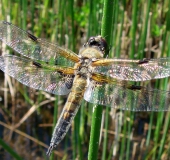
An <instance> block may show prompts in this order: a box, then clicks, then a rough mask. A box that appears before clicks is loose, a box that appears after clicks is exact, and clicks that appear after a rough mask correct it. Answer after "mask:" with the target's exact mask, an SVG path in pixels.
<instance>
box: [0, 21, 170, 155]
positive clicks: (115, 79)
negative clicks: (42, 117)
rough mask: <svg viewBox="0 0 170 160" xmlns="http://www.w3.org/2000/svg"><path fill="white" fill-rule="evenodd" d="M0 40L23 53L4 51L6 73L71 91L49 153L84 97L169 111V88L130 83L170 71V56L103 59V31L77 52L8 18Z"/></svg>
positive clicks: (52, 89)
mask: <svg viewBox="0 0 170 160" xmlns="http://www.w3.org/2000/svg"><path fill="white" fill-rule="evenodd" d="M0 40H1V41H3V42H4V43H6V44H7V45H8V46H10V47H11V48H12V49H14V50H15V51H17V52H18V53H19V54H21V55H23V56H24V57H18V56H14V55H4V56H0V69H1V70H2V71H3V72H5V73H6V74H8V75H10V76H11V77H13V78H15V79H17V80H18V81H19V82H21V83H22V84H24V85H27V86H29V87H32V88H35V89H39V90H43V91H46V92H49V93H53V94H56V95H67V94H68V98H67V102H66V103H65V106H64V108H63V111H62V113H61V115H60V118H59V120H58V123H57V124H56V126H55V129H54V131H53V135H52V139H51V143H50V147H49V149H48V151H47V155H50V154H51V152H52V150H53V149H54V148H55V147H56V146H57V145H58V144H59V143H60V141H61V140H62V139H63V138H64V136H65V135H66V133H67V131H68V129H69V127H70V125H71V122H72V120H73V118H74V117H75V115H76V113H77V111H78V109H79V107H80V103H81V100H82V99H83V98H84V99H85V100H86V101H87V102H90V103H94V104H100V105H106V106H112V107H114V108H121V109H124V110H131V111H168V110H170V92H168V91H161V90H158V89H152V88H145V87H143V86H135V85H131V84H130V83H129V81H136V82H137V81H147V80H151V79H159V78H164V77H168V76H170V58H160V59H143V60H128V59H109V58H103V56H104V54H105V51H106V48H107V43H106V41H105V40H104V38H102V37H101V36H96V37H91V38H89V40H88V41H87V43H85V44H84V45H83V46H82V48H81V49H80V50H79V54H78V55H77V54H75V53H74V52H72V51H70V50H68V49H65V48H63V47H60V46H58V45H56V44H53V43H49V42H47V41H45V40H42V39H39V38H36V37H35V36H33V35H32V34H30V33H29V32H27V31H24V30H22V29H20V28H18V27H16V26H14V25H12V24H11V23H9V22H5V21H1V22H0ZM131 102H135V105H132V104H131Z"/></svg>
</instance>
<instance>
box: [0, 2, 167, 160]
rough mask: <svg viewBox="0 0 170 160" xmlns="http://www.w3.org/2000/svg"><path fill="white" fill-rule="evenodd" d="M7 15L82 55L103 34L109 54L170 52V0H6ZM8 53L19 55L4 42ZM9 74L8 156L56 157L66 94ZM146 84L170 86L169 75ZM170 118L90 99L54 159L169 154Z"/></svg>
mask: <svg viewBox="0 0 170 160" xmlns="http://www.w3.org/2000/svg"><path fill="white" fill-rule="evenodd" d="M104 4H105V6H104ZM0 20H6V21H9V22H11V23H13V24H15V25H16V26H19V27H20V28H22V29H25V30H28V31H29V32H30V33H33V34H34V35H35V36H37V37H40V38H45V39H48V40H49V41H51V42H56V43H58V44H59V45H61V46H64V47H66V48H69V49H71V50H73V51H74V52H76V53H78V51H79V48H80V47H81V45H82V44H83V43H84V42H85V41H86V40H87V39H88V38H89V37H90V36H95V35H102V36H103V37H105V39H106V40H107V42H109V46H108V47H109V53H108V56H107V57H112V58H115V57H120V58H128V59H143V58H160V57H170V1H169V0H163V1H158V0H156V1H152V0H134V1H128V0H127V1H126V0H120V1H118V0H103V1H102V0H98V1H97V0H93V1H92V0H90V1H86V0H83V1H80V0H75V1H73V0H65V1H62V0H60V1H59V0H58V1H57V0H51V1H49V0H45V1H42V0H38V1H35V0H23V1H21V0H20V1H19V0H13V1H12V0H9V1H6V0H1V1H0ZM0 51H1V52H2V53H3V54H5V53H12V54H13V53H14V52H13V51H12V50H11V49H9V48H7V49H6V47H5V46H4V45H3V44H2V45H1V43H0ZM3 75H4V74H3V73H1V72H0V82H1V83H0V97H2V99H3V101H1V102H0V114H2V115H3V118H4V119H5V122H6V123H7V124H8V125H5V124H4V123H2V121H3V120H0V127H2V126H4V132H3V137H0V138H2V139H3V140H1V142H0V145H1V146H2V147H3V149H5V150H3V149H2V150H1V152H0V158H1V157H5V156H7V152H8V153H9V154H10V156H12V158H11V159H14V158H15V159H21V158H20V157H22V159H38V158H40V159H48V158H47V157H46V155H45V152H46V149H47V148H48V146H47V145H49V140H50V138H51V134H52V128H53V126H54V125H55V124H56V121H57V119H58V116H59V114H60V112H61V110H62V108H63V104H64V102H65V99H66V97H61V96H55V95H50V94H48V93H45V92H42V91H36V90H34V89H30V88H28V87H25V86H23V85H21V84H20V83H19V82H17V81H15V80H14V79H12V78H9V77H7V76H3ZM3 81H4V82H3ZM146 85H151V86H154V87H155V88H158V89H162V90H170V88H169V79H168V78H166V79H162V80H156V81H151V82H147V84H146ZM132 102H133V100H132ZM95 107H97V109H95ZM133 107H135V102H133V104H132V108H133ZM0 118H1V117H0ZM169 122H170V113H169V112H159V113H155V112H137V113H135V112H132V111H122V110H118V109H113V108H108V107H104V106H95V105H93V104H90V103H86V102H85V101H83V102H82V106H81V108H80V110H79V112H78V114H77V116H76V118H75V120H74V123H73V125H72V127H71V129H70V131H69V133H68V134H67V135H66V137H65V139H64V140H63V141H62V142H61V144H59V146H58V147H57V149H56V151H55V152H54V153H53V154H52V156H51V157H50V159H51V160H52V159H59V160H60V159H63V160H64V159H65V160H68V159H78V160H84V159H89V160H91V159H93V160H94V159H101V160H106V159H107V160H111V159H114V160H116V159H119V160H123V159H126V160H129V159H131V160H133V159H134V160H136V159H141V160H166V159H167V160H168V158H169V157H170V136H169V133H170V126H169V125H170V123H169ZM100 124H101V125H100ZM91 125H92V128H91ZM100 126H101V128H100ZM21 131H22V132H21ZM0 134H2V133H0ZM4 142H5V143H4ZM7 144H8V145H7ZM9 146H10V147H9ZM16 153H17V154H16Z"/></svg>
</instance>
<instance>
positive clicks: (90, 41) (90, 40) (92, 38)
mask: <svg viewBox="0 0 170 160" xmlns="http://www.w3.org/2000/svg"><path fill="white" fill-rule="evenodd" d="M94 42H95V38H94V37H91V38H90V39H89V41H88V43H89V44H90V45H93V43H94Z"/></svg>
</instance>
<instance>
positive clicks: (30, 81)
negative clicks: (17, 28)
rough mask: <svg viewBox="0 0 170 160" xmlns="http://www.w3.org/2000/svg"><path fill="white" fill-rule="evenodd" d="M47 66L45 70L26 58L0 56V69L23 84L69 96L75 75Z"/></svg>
mask: <svg viewBox="0 0 170 160" xmlns="http://www.w3.org/2000/svg"><path fill="white" fill-rule="evenodd" d="M45 66H46V68H43V67H42V66H41V64H39V63H36V62H33V61H30V60H28V59H26V58H21V57H17V56H12V55H5V56H0V69H1V70H2V71H3V72H5V73H6V74H8V75H9V76H11V77H13V78H15V79H17V80H18V81H19V82H21V83H22V84H24V85H26V86H29V87H31V88H35V89H39V90H43V91H46V92H49V93H53V94H57V95H66V94H68V93H69V92H70V89H71V87H72V82H73V75H71V74H70V75H65V74H63V73H62V72H61V71H60V72H58V71H56V70H55V69H54V68H51V69H50V67H47V65H45ZM60 68H62V67H60ZM62 69H63V70H65V69H64V68H62ZM66 70H67V69H66Z"/></svg>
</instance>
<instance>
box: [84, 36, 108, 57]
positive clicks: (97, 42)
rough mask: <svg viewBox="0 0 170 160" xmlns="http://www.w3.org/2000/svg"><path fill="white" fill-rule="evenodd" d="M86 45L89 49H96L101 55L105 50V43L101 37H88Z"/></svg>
mask: <svg viewBox="0 0 170 160" xmlns="http://www.w3.org/2000/svg"><path fill="white" fill-rule="evenodd" d="M86 45H88V46H89V47H97V48H98V49H99V50H100V51H101V52H102V53H103V54H104V53H105V51H106V49H107V42H106V40H105V39H104V38H102V36H100V35H99V36H95V37H90V38H89V40H88V41H87V43H86Z"/></svg>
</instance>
